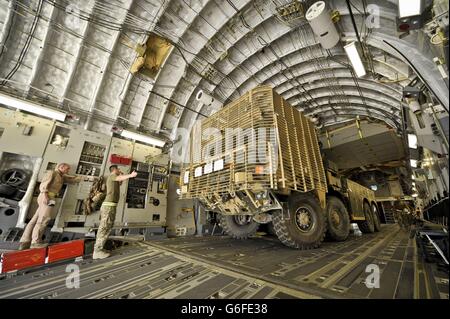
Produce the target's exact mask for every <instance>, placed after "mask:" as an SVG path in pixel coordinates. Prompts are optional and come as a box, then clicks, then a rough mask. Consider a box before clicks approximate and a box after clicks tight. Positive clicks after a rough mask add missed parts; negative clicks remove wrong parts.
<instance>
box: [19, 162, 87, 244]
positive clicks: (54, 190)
mask: <svg viewBox="0 0 450 319" xmlns="http://www.w3.org/2000/svg"><path fill="white" fill-rule="evenodd" d="M69 170H70V165H68V164H66V163H61V164H59V165H58V166H57V167H56V169H55V170H54V171H48V172H47V173H46V174H45V176H44V178H43V179H42V182H41V184H40V186H39V191H40V194H39V196H38V198H37V202H38V204H39V207H38V209H37V210H36V213H35V214H34V216H33V218H32V219H31V220H30V222H29V223H28V225H27V227H26V228H25V230H24V232H23V235H22V238H20V246H19V250H23V249H28V248H30V247H31V248H40V247H45V246H47V244H45V243H41V238H42V235H43V233H44V231H45V227H47V224H48V222H49V221H50V220H51V218H52V210H53V206H54V205H55V204H54V200H55V198H56V196H57V195H58V193H59V192H60V191H61V188H62V186H63V184H64V183H78V182H80V180H81V177H76V176H69V175H67V173H68V172H69Z"/></svg>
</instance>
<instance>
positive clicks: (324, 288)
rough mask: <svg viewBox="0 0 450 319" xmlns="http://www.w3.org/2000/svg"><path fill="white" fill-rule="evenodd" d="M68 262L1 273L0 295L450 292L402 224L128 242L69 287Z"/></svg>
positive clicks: (84, 264) (89, 263)
mask: <svg viewBox="0 0 450 319" xmlns="http://www.w3.org/2000/svg"><path fill="white" fill-rule="evenodd" d="M67 264H68V263H64V264H59V265H53V266H46V267H45V268H40V269H34V270H30V271H27V272H23V273H17V274H13V275H11V274H9V275H4V276H3V277H0V279H1V280H0V298H122V299H125V298H188V299H195V298H258V299H260V298H387V299H392V298H406V299H410V298H436V299H439V298H448V273H447V272H446V270H445V269H441V268H440V267H438V265H437V264H435V263H427V262H425V261H424V258H423V257H422V254H421V253H420V252H419V251H418V248H417V247H416V244H415V238H414V236H412V238H410V232H407V231H404V230H400V228H399V227H398V226H397V225H383V227H382V230H381V232H379V233H375V234H369V235H363V236H351V237H350V238H349V239H348V240H347V241H345V242H341V243H336V242H325V243H323V245H322V246H321V248H319V249H315V250H309V251H298V250H293V249H290V248H287V247H285V246H283V245H282V244H281V243H280V242H279V241H278V240H277V239H276V238H274V237H266V236H265V237H261V238H252V239H249V240H246V241H237V240H233V239H231V238H229V237H226V236H213V237H212V236H205V237H192V238H175V239H164V240H158V241H151V242H130V243H128V244H127V245H124V246H122V247H120V248H118V249H116V250H114V251H113V254H112V256H111V257H110V258H108V259H105V260H100V261H93V260H92V259H91V258H84V260H82V261H79V262H76V264H77V265H78V266H79V268H80V285H79V288H72V289H69V288H67V287H66V278H67V276H68V273H67V272H66V267H67ZM368 265H377V266H378V267H379V270H380V287H379V288H371V289H370V288H367V287H366V285H365V280H366V278H367V276H369V275H370V274H371V273H370V272H366V267H367V266H368ZM372 269H373V268H372Z"/></svg>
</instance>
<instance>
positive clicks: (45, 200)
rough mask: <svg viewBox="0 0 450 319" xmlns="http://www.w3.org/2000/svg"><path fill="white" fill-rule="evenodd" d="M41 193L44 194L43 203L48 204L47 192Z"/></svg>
mask: <svg viewBox="0 0 450 319" xmlns="http://www.w3.org/2000/svg"><path fill="white" fill-rule="evenodd" d="M43 194H44V200H43V202H44V205H47V204H48V200H49V198H48V194H47V193H43Z"/></svg>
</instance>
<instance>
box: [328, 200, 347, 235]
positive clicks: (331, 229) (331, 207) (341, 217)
mask: <svg viewBox="0 0 450 319" xmlns="http://www.w3.org/2000/svg"><path fill="white" fill-rule="evenodd" d="M326 217H327V226H328V235H329V237H330V238H332V239H334V240H336V241H344V240H346V239H347V237H348V235H349V233H350V217H349V216H348V212H347V208H346V207H345V205H344V203H343V202H342V201H341V200H340V199H339V198H337V197H334V196H330V197H329V198H328V199H327V211H326Z"/></svg>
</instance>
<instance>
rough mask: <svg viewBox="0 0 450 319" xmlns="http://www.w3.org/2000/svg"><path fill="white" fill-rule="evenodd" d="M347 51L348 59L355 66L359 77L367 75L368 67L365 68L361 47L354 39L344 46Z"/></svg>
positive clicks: (354, 68)
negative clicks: (360, 52)
mask: <svg viewBox="0 0 450 319" xmlns="http://www.w3.org/2000/svg"><path fill="white" fill-rule="evenodd" d="M344 50H345V53H347V56H348V59H349V60H350V63H351V64H352V66H353V70H355V73H356V76H357V77H359V78H360V77H362V76H364V75H366V69H365V68H364V64H363V62H362V60H361V55H360V54H359V49H358V46H357V44H356V41H353V42H351V43H349V44H347V45H346V46H344Z"/></svg>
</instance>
